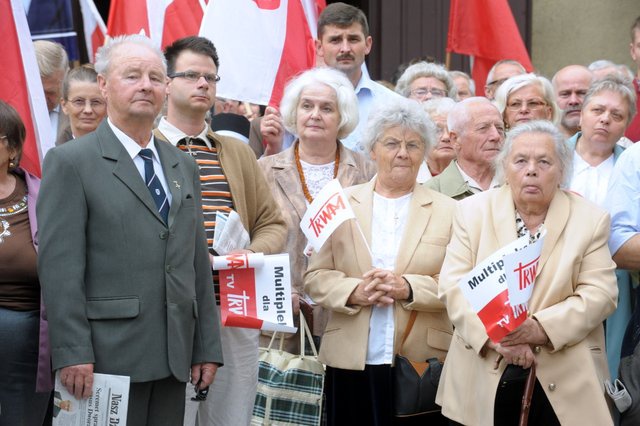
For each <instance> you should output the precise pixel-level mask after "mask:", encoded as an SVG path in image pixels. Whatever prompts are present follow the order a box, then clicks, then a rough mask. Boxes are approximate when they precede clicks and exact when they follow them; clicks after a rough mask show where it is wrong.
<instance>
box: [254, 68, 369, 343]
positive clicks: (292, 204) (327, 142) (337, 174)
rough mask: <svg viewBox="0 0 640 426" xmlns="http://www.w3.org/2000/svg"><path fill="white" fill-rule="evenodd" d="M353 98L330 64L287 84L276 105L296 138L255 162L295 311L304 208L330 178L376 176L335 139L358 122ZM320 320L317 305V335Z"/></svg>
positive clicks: (352, 180) (302, 263)
mask: <svg viewBox="0 0 640 426" xmlns="http://www.w3.org/2000/svg"><path fill="white" fill-rule="evenodd" d="M357 102H358V101H357V98H356V95H355V92H354V90H353V85H352V84H351V82H350V81H349V80H348V79H347V78H346V77H345V75H344V74H343V73H341V72H339V71H336V70H334V69H331V68H314V69H311V70H308V71H305V72H304V73H302V74H301V75H300V76H298V77H296V78H295V79H294V80H292V81H291V82H290V83H289V84H288V85H287V87H286V88H285V91H284V96H283V98H282V102H281V104H280V111H281V112H282V117H283V121H284V125H285V127H286V129H287V130H288V131H289V132H291V133H292V134H294V135H296V137H297V139H296V141H295V142H294V144H293V145H292V146H291V147H290V148H288V149H286V150H285V151H282V152H280V153H278V154H276V155H271V156H267V157H263V158H261V159H260V160H259V161H258V164H259V165H260V167H261V168H262V170H263V171H264V173H265V176H266V178H267V181H268V182H269V183H270V184H271V190H272V192H273V196H274V198H275V199H276V201H277V203H278V205H279V206H280V210H281V211H282V214H283V216H284V218H285V221H286V222H287V228H288V230H289V232H288V236H287V247H286V251H287V252H288V253H289V258H290V261H291V283H292V292H293V301H294V309H295V310H296V311H297V309H298V301H299V300H307V301H308V302H310V303H311V302H312V301H311V300H310V299H309V298H308V297H307V296H306V294H305V292H304V289H303V286H302V275H303V274H304V271H305V269H306V268H307V259H308V258H307V256H306V255H305V253H304V252H305V247H306V245H307V239H306V237H305V236H304V234H303V233H302V231H301V230H300V221H301V220H302V216H304V214H305V212H306V211H307V207H308V206H309V204H311V202H312V201H313V199H314V198H315V197H316V196H317V195H318V193H319V192H320V190H321V189H322V188H323V187H324V186H325V185H326V184H327V183H328V182H329V181H330V180H332V179H338V181H339V182H340V184H341V185H342V186H343V187H347V186H351V185H356V184H359V183H362V182H366V181H367V180H369V179H370V178H371V177H372V176H373V175H374V174H375V165H374V164H373V163H372V162H371V161H369V160H368V159H367V158H366V157H365V156H364V155H363V154H360V153H357V152H354V151H351V150H349V149H347V148H346V147H345V146H344V145H343V144H342V143H341V142H340V139H341V138H343V137H345V136H347V135H348V134H349V133H351V131H352V130H353V129H355V127H356V125H357V124H358V103H357ZM324 318H325V315H324V312H323V311H322V309H320V308H318V307H316V308H314V321H313V325H314V327H313V328H314V329H313V330H312V332H313V334H314V335H315V336H321V335H322V331H323V330H324V324H325V319H324ZM297 341H299V340H298V339H290V343H291V345H290V346H289V347H288V348H289V349H290V350H295V342H297ZM263 342H264V339H263Z"/></svg>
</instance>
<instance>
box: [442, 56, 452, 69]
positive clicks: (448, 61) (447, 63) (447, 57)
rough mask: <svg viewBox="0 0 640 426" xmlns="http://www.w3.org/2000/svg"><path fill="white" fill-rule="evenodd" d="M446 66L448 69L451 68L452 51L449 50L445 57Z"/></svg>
mask: <svg viewBox="0 0 640 426" xmlns="http://www.w3.org/2000/svg"><path fill="white" fill-rule="evenodd" d="M444 67H445V68H446V69H447V70H450V69H451V52H447V54H446V55H445V57H444Z"/></svg>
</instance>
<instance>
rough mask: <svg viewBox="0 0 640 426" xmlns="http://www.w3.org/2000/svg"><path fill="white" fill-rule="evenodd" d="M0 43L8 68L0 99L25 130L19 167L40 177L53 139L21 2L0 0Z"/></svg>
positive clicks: (1, 76) (0, 77)
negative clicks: (12, 110)
mask: <svg viewBox="0 0 640 426" xmlns="http://www.w3.org/2000/svg"><path fill="white" fill-rule="evenodd" d="M0 40H2V43H0V58H2V61H3V63H4V64H6V65H7V66H4V67H3V69H2V72H1V73H0V99H2V100H3V101H5V102H7V103H9V104H10V105H11V106H12V107H14V108H15V109H16V111H18V114H20V117H21V118H22V121H23V122H24V125H25V127H26V129H27V138H26V140H25V142H24V146H23V148H22V158H21V160H20V166H21V167H22V168H24V169H25V170H26V171H28V172H29V173H31V174H33V175H36V176H41V168H40V164H41V162H42V159H43V158H44V155H45V154H46V152H47V151H48V150H49V149H51V148H53V146H54V142H55V141H54V139H55V138H54V137H53V132H52V130H51V121H49V113H48V111H47V102H46V100H45V97H44V89H43V88H42V81H41V80H40V74H39V72H38V64H37V62H36V54H35V51H34V49H33V42H32V41H31V33H30V31H29V26H28V25H27V17H26V15H25V11H24V4H23V2H22V0H0Z"/></svg>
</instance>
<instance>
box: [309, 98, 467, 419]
mask: <svg viewBox="0 0 640 426" xmlns="http://www.w3.org/2000/svg"><path fill="white" fill-rule="evenodd" d="M432 126H433V124H432V123H431V122H430V120H427V119H425V113H424V111H423V110H422V109H421V107H420V105H418V104H417V103H416V102H413V101H409V100H406V99H402V98H399V99H397V100H396V101H393V102H390V103H387V104H385V105H382V106H381V107H380V108H379V109H378V110H374V111H373V112H372V114H371V115H370V116H369V121H368V123H367V127H366V131H365V133H364V141H365V142H366V144H367V146H368V148H369V152H370V155H371V158H372V159H373V160H374V161H375V162H376V164H377V167H378V174H377V176H376V177H375V178H374V179H372V180H371V181H369V182H367V183H365V184H362V185H358V186H355V187H353V188H350V189H349V190H348V201H349V203H350V205H351V207H352V209H353V211H354V214H355V217H356V219H355V220H351V221H349V222H347V223H344V224H342V225H340V226H339V227H338V228H337V229H336V230H335V231H334V233H333V234H332V235H331V237H330V238H329V240H327V242H325V244H324V246H323V247H322V249H321V250H320V251H319V252H317V253H314V254H313V255H312V257H311V260H310V263H309V269H308V270H307V273H306V274H305V280H304V284H305V290H306V291H307V292H308V294H309V295H310V296H311V297H312V298H313V300H315V301H316V302H317V303H318V304H320V305H322V306H323V307H325V308H326V309H328V310H330V311H331V318H330V320H329V323H328V325H327V327H326V330H325V334H324V336H323V340H322V346H321V347H320V360H321V361H322V362H323V363H325V364H326V365H327V376H326V386H325V389H326V393H327V423H328V424H329V425H350V424H354V425H355V424H363V425H374V426H375V425H389V424H392V416H393V414H392V413H393V403H392V401H393V398H394V394H395V392H402V391H403V389H396V390H394V389H393V386H392V381H391V373H392V363H393V361H394V354H397V353H398V352H399V350H400V346H402V353H403V355H404V356H406V357H407V358H408V359H410V360H416V361H425V360H427V359H430V358H438V359H439V360H440V361H444V357H445V356H446V353H447V350H448V348H449V343H450V338H451V331H452V329H451V324H450V322H449V320H448V318H447V314H446V311H445V309H444V305H443V304H442V302H440V301H439V300H438V298H437V293H438V277H439V273H440V266H441V263H442V259H443V258H444V252H445V249H446V246H447V243H448V242H449V235H450V230H451V218H452V213H453V209H454V206H455V201H454V200H452V199H451V198H449V197H446V196H444V195H442V194H440V193H437V192H435V191H433V190H431V189H427V188H426V187H425V186H424V185H420V184H418V183H416V176H417V174H418V169H419V167H420V164H421V163H422V162H423V160H424V155H425V152H426V151H427V149H428V147H429V145H430V144H431V143H432V141H431V138H433V131H432ZM413 312H415V314H412V313H413ZM412 315H413V316H412ZM412 317H413V318H415V323H414V325H413V328H412V329H411V332H410V333H409V334H408V336H407V339H406V342H405V344H404V345H402V344H401V340H402V337H403V335H404V333H405V329H406V327H407V324H408V323H409V320H410V318H412ZM439 416H440V414H439V413H434V414H433V415H432V416H431V417H429V416H428V415H426V416H425V417H420V420H421V422H422V423H423V424H440V422H441V421H442V420H443V419H442V418H441V417H439Z"/></svg>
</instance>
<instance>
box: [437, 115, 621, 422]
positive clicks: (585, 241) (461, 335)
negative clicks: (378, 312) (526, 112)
mask: <svg viewBox="0 0 640 426" xmlns="http://www.w3.org/2000/svg"><path fill="white" fill-rule="evenodd" d="M497 167H498V172H502V173H503V174H504V179H505V185H504V186H502V187H501V188H497V189H493V190H490V191H487V192H484V193H482V194H477V195H474V196H473V197H469V198H467V199H465V200H463V201H461V202H460V203H459V204H458V208H457V212H456V215H455V218H454V222H453V235H452V237H451V243H450V244H449V246H448V247H447V255H446V257H445V260H444V264H443V266H442V271H441V273H440V286H439V294H440V298H441V299H442V300H443V301H444V302H445V303H446V305H447V311H448V313H449V318H450V319H451V322H453V325H454V326H455V332H454V335H453V340H452V343H451V347H450V348H449V355H448V357H447V362H446V363H445V366H444V370H443V373H442V377H441V379H440V387H439V389H438V396H437V400H436V401H437V402H438V403H439V404H440V405H442V413H443V414H444V415H445V416H447V417H448V418H450V419H451V420H453V421H454V422H457V423H461V424H465V425H492V424H497V425H498V424H499V425H503V424H505V425H511V424H518V417H519V414H520V407H521V400H522V395H523V390H524V385H525V381H526V377H527V376H528V373H529V368H530V367H531V365H533V364H534V363H535V364H536V379H537V380H536V384H535V388H534V391H533V399H532V405H531V411H530V415H529V425H545V426H547V425H559V424H562V425H583V424H584V425H599V426H600V425H602V426H604V425H611V424H612V423H613V421H612V419H611V414H610V412H609V407H608V405H607V401H606V399H605V391H604V385H603V382H604V380H605V379H607V378H608V377H609V373H608V369H607V360H606V354H605V347H604V332H603V326H602V322H603V321H604V319H605V318H606V317H607V316H608V315H609V314H611V312H613V310H614V309H615V307H616V298H617V295H618V291H617V285H616V278H615V274H614V269H615V264H614V263H613V261H612V260H611V254H610V253H609V248H608V246H607V239H608V236H609V215H608V214H607V213H606V212H605V211H604V210H602V209H600V208H599V207H597V206H596V205H595V204H592V203H591V202H589V201H587V200H585V199H584V198H582V197H580V196H578V195H576V194H574V193H571V192H567V191H564V190H562V189H560V186H561V185H564V184H566V182H567V181H568V178H569V177H570V176H571V172H570V169H571V153H570V152H569V149H568V148H567V146H566V144H565V143H564V138H563V136H562V135H561V134H560V132H559V131H558V130H557V129H556V127H555V126H554V125H553V124H551V123H550V122H548V121H534V122H531V123H525V124H522V125H520V126H518V127H516V128H514V129H512V130H511V132H509V135H508V138H507V141H506V143H505V146H504V148H503V152H502V153H501V154H500V156H499V157H498V158H497ZM542 229H546V236H545V239H544V245H543V247H542V253H541V256H540V261H539V264H538V269H537V278H536V280H535V283H534V287H533V293H532V296H531V299H530V300H529V303H528V312H529V317H528V318H527V319H526V320H525V322H524V323H523V324H522V325H520V326H519V327H518V328H516V329H515V330H514V331H512V332H511V333H510V334H509V335H507V336H506V337H505V338H504V339H503V340H501V341H500V342H499V343H494V342H492V341H491V340H489V338H488V336H487V332H486V330H485V327H484V326H483V324H482V322H481V321H480V319H479V317H478V315H477V314H476V313H475V312H474V311H473V310H472V308H471V305H470V303H469V302H468V301H467V300H466V299H465V297H464V296H463V294H462V291H461V289H460V287H459V286H458V282H459V281H460V279H461V278H462V277H464V276H465V275H466V274H467V273H468V272H469V271H471V269H472V268H473V267H474V266H475V265H477V264H478V263H479V262H481V261H483V260H484V259H486V258H487V257H488V256H490V255H491V254H493V253H495V252H496V251H497V250H498V249H500V248H502V247H504V246H506V245H507V244H509V243H511V242H512V241H514V240H515V239H516V238H518V237H524V236H528V237H529V240H530V241H534V240H537V239H538V238H539V237H540V233H541V230H542Z"/></svg>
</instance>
